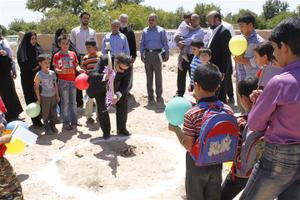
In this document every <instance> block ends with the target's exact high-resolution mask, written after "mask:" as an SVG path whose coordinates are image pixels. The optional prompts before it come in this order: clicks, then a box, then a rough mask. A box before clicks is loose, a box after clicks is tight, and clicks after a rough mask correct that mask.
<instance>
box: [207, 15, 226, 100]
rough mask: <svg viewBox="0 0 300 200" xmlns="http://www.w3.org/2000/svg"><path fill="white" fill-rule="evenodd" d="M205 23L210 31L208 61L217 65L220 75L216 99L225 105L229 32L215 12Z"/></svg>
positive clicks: (208, 16)
mask: <svg viewBox="0 0 300 200" xmlns="http://www.w3.org/2000/svg"><path fill="white" fill-rule="evenodd" d="M207 22H208V24H209V27H210V31H211V34H210V38H209V40H208V44H207V48H209V49H210V50H211V51H212V57H211V60H210V61H211V62H212V63H213V64H215V65H217V66H218V67H219V70H220V72H221V73H222V83H221V87H220V90H219V94H218V97H219V99H220V100H221V101H223V102H224V103H227V99H226V77H225V76H226V75H228V73H227V72H228V71H227V69H228V67H229V65H230V63H231V53H230V51H229V47H228V43H229V40H230V39H231V34H230V31H229V30H228V29H226V28H225V27H224V26H223V25H222V16H221V14H220V13H219V12H217V11H211V12H210V13H209V14H208V15H207Z"/></svg>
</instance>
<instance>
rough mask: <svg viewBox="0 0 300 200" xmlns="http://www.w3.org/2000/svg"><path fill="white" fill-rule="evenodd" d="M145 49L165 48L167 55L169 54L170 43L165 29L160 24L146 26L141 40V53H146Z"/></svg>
mask: <svg viewBox="0 0 300 200" xmlns="http://www.w3.org/2000/svg"><path fill="white" fill-rule="evenodd" d="M145 49H164V50H165V52H166V55H169V45H168V39H167V35H166V31H165V29H163V28H162V27H160V26H155V27H153V28H150V27H147V28H144V30H143V33H142V37H141V41H140V51H141V55H143V54H144V51H145Z"/></svg>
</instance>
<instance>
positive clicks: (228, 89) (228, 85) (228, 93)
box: [225, 73, 234, 98]
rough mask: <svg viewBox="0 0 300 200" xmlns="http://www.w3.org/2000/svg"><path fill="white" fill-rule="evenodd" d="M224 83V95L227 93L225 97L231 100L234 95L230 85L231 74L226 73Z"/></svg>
mask: <svg viewBox="0 0 300 200" xmlns="http://www.w3.org/2000/svg"><path fill="white" fill-rule="evenodd" d="M225 81H226V87H227V89H226V93H227V96H228V97H229V98H233V97H234V93H233V84H232V73H228V74H227V75H226V76H225Z"/></svg>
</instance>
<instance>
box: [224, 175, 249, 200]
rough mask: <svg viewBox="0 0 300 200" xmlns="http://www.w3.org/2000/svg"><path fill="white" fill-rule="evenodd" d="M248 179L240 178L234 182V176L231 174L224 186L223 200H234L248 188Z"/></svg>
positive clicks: (236, 178)
mask: <svg viewBox="0 0 300 200" xmlns="http://www.w3.org/2000/svg"><path fill="white" fill-rule="evenodd" d="M247 181H248V178H238V177H235V180H232V175H231V174H230V173H229V174H228V175H227V177H226V179H225V181H224V182H223V184H222V194H221V200H232V199H234V197H235V196H236V195H238V194H239V193H240V192H241V191H242V190H243V189H244V188H245V186H246V184H247Z"/></svg>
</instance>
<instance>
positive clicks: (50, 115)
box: [34, 54, 60, 134]
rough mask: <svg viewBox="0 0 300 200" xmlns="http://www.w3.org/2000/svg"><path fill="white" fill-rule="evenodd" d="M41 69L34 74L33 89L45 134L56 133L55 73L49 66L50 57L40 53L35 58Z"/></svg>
mask: <svg viewBox="0 0 300 200" xmlns="http://www.w3.org/2000/svg"><path fill="white" fill-rule="evenodd" d="M37 61H38V64H39V66H40V67H41V70H40V71H39V72H38V73H37V74H36V75H35V78H34V89H35V94H36V96H37V100H38V102H39V103H40V104H41V108H42V118H43V121H44V127H45V134H53V133H57V132H58V130H57V129H56V127H55V124H56V122H57V121H58V119H57V112H56V107H57V102H59V100H60V98H59V93H58V87H57V83H56V74H55V72H54V71H52V70H49V68H50V57H49V56H48V55H45V54H42V55H39V56H38V58H37Z"/></svg>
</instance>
